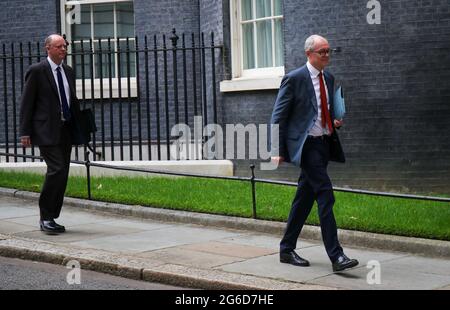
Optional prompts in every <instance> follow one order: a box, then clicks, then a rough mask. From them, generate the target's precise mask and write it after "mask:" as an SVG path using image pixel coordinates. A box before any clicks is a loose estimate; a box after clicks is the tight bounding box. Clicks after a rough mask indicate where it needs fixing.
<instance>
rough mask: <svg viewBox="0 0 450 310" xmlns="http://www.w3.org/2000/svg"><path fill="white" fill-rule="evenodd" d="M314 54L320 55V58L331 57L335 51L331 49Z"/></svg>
mask: <svg viewBox="0 0 450 310" xmlns="http://www.w3.org/2000/svg"><path fill="white" fill-rule="evenodd" d="M312 52H313V53H316V54H319V55H320V56H322V57H323V56H326V55H331V53H332V52H333V50H331V49H324V50H318V51H312Z"/></svg>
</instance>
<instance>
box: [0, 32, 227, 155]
mask: <svg viewBox="0 0 450 310" xmlns="http://www.w3.org/2000/svg"><path fill="white" fill-rule="evenodd" d="M169 40H170V46H168V45H169V44H168V43H169ZM0 44H1V43H0ZM68 45H69V50H68V55H67V59H66V63H68V64H69V65H71V66H72V67H73V69H74V70H75V74H76V76H77V94H78V99H79V100H80V104H81V107H82V108H90V109H91V110H92V111H93V112H94V115H95V117H96V122H97V127H98V132H97V133H96V134H95V135H93V137H92V138H93V139H92V148H93V150H94V152H93V156H94V160H112V161H114V160H162V159H166V160H170V159H178V158H180V156H179V154H178V152H179V151H178V149H177V150H176V152H177V154H176V156H172V157H171V156H170V152H171V143H172V142H173V141H174V139H175V138H176V137H171V128H172V127H173V126H174V125H175V124H178V123H184V124H186V125H188V126H192V125H193V123H194V117H195V116H199V117H201V119H202V121H203V124H202V125H203V126H206V125H208V124H209V123H211V122H215V123H217V104H218V103H217V97H218V96H217V92H218V81H219V79H218V78H217V77H216V74H218V72H217V71H218V70H216V68H217V67H220V68H221V65H222V64H221V63H220V62H221V59H222V58H221V52H222V46H221V45H217V44H216V43H215V41H214V34H213V33H211V34H210V36H209V38H208V39H205V35H204V34H203V33H201V34H200V36H195V35H194V34H189V35H186V34H182V35H181V37H179V36H178V35H177V33H176V31H175V29H173V30H172V34H171V35H170V36H168V37H167V36H166V35H162V36H158V35H153V36H151V37H149V36H145V37H143V38H138V37H134V38H118V39H99V40H92V39H91V40H80V41H71V42H68ZM0 46H1V47H2V50H1V51H0V68H1V69H0V70H1V74H0V89H1V90H0V95H1V94H2V95H3V100H2V101H1V102H0V105H3V107H1V110H2V112H3V113H1V114H3V115H0V124H3V130H0V150H2V151H4V152H5V153H9V152H10V151H11V152H12V153H13V154H15V155H19V154H22V155H32V156H34V155H36V150H35V148H32V149H31V150H30V151H28V154H27V150H26V149H24V148H22V147H21V145H20V144H19V142H20V141H19V132H18V125H19V124H18V116H19V101H20V97H21V93H22V90H23V86H24V75H25V72H26V69H27V67H29V66H30V65H31V64H33V63H36V62H39V61H41V60H43V59H44V58H45V57H47V56H46V53H45V52H44V50H43V47H42V45H41V44H39V43H31V42H28V43H26V44H24V43H9V44H1V45H0ZM201 143H202V141H200V142H199V141H195V142H194V141H186V147H187V149H186V154H187V155H188V154H190V151H189V147H195V156H194V157H189V156H187V157H186V159H202V148H201ZM85 151H86V148H83V147H81V150H80V148H78V147H76V148H75V150H74V154H75V158H76V159H79V158H80V157H81V156H80V153H81V152H82V153H81V154H85ZM172 152H173V150H172ZM83 156H84V155H83ZM31 158H32V157H31ZM9 160H10V156H7V157H6V161H9ZM13 160H14V161H17V157H13ZM22 160H23V161H26V160H27V158H26V157H24V158H23V159H22ZM28 160H29V159H28ZM31 160H33V161H34V160H35V159H31Z"/></svg>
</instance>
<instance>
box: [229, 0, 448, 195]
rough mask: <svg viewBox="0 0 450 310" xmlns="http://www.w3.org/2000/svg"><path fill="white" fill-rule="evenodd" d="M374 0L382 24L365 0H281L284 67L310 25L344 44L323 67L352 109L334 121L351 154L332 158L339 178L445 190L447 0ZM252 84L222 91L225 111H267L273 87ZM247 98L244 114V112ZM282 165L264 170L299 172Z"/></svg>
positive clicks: (295, 59)
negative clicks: (371, 17) (371, 19)
mask: <svg viewBox="0 0 450 310" xmlns="http://www.w3.org/2000/svg"><path fill="white" fill-rule="evenodd" d="M380 3H381V24H380V25H369V24H368V23H367V21H366V15H367V13H368V12H369V9H367V8H366V4H367V2H366V1H356V0H353V1H325V0H319V1H316V0H314V1H312V0H307V1H297V0H285V1H284V17H285V20H284V21H285V30H284V35H285V56H286V57H285V59H286V71H287V72H288V71H290V70H292V69H294V68H296V67H299V66H301V65H303V64H304V63H305V61H306V59H305V57H304V52H303V45H304V41H305V39H306V38H307V37H308V36H309V35H310V34H313V33H318V34H321V35H323V36H325V37H327V38H328V39H329V41H330V44H331V45H332V46H333V47H335V46H340V47H342V52H341V53H340V54H336V55H334V56H333V57H332V60H331V66H330V67H329V69H330V71H331V72H332V73H334V75H335V76H336V78H337V82H338V84H342V85H343V87H344V89H345V96H346V104H347V111H348V113H347V116H346V118H345V126H344V128H343V129H342V130H340V136H341V140H342V143H343V146H344V150H345V152H346V155H347V163H346V164H345V165H341V164H333V163H332V164H331V167H330V170H331V173H330V174H331V176H332V178H333V180H334V183H335V184H336V185H338V186H350V187H354V188H372V189H378V190H386V191H404V192H408V191H416V192H424V193H429V192H441V193H447V194H448V193H450V185H449V184H450V123H449V121H448V119H449V118H450V11H449V9H450V6H449V3H448V1H409V0H402V1H380ZM252 94H253V93H252V92H245V93H240V94H239V93H238V94H233V95H226V96H225V97H226V99H225V102H224V105H225V106H226V109H228V110H227V113H226V115H228V118H227V120H229V121H233V120H239V121H243V122H245V121H247V122H253V120H254V119H256V120H258V121H259V120H266V119H268V118H269V117H270V113H271V108H272V105H273V101H274V100H275V97H276V93H271V92H266V94H263V92H258V95H252ZM243 101H245V102H243ZM244 106H245V108H244V111H248V113H246V114H244V115H247V116H248V118H245V117H243V116H242V110H240V109H241V108H243V107H244ZM231 111H236V113H237V112H238V111H239V116H233V113H232V112H231ZM239 169H240V168H239V166H238V171H239ZM243 169H247V170H248V168H247V167H245V166H244V167H243ZM243 171H246V170H243ZM286 171H287V170H286ZM286 171H285V170H282V171H278V172H275V173H272V174H271V175H269V176H271V177H276V178H288V179H291V180H294V179H295V178H296V177H297V176H296V174H294V173H292V172H291V171H289V172H286ZM247 173H248V172H247ZM259 174H260V175H265V176H267V173H263V172H259Z"/></svg>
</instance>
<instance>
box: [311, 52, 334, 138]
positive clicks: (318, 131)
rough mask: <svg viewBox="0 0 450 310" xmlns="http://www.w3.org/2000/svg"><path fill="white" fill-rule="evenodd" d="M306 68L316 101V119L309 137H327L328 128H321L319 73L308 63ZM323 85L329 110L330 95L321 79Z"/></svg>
mask: <svg viewBox="0 0 450 310" xmlns="http://www.w3.org/2000/svg"><path fill="white" fill-rule="evenodd" d="M306 66H307V67H308V70H309V74H310V75H311V80H312V83H313V86H314V91H315V93H316V100H317V111H318V113H317V119H316V121H315V122H314V126H313V127H312V128H311V130H310V131H309V133H308V134H309V135H310V136H315V137H316V136H323V135H329V134H330V132H329V130H328V128H324V127H322V107H321V101H320V80H319V73H320V71H319V70H317V69H316V68H314V66H313V65H311V64H310V63H309V61H308V62H307V63H306ZM323 77H324V75H323V71H322V78H323ZM323 83H324V85H325V92H326V94H327V103H328V110H330V104H329V102H330V101H329V100H328V98H330V95H329V94H328V88H327V84H326V82H325V78H323Z"/></svg>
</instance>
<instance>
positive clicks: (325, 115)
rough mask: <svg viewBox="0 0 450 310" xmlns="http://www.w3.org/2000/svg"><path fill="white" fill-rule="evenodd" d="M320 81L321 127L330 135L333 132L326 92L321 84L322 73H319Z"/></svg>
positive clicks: (322, 83)
mask: <svg viewBox="0 0 450 310" xmlns="http://www.w3.org/2000/svg"><path fill="white" fill-rule="evenodd" d="M319 81H320V106H321V111H322V127H323V128H326V126H328V129H329V131H330V134H331V133H332V132H333V126H332V125H331V117H330V112H329V111H328V103H327V92H326V91H325V83H324V82H323V78H322V72H319Z"/></svg>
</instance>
